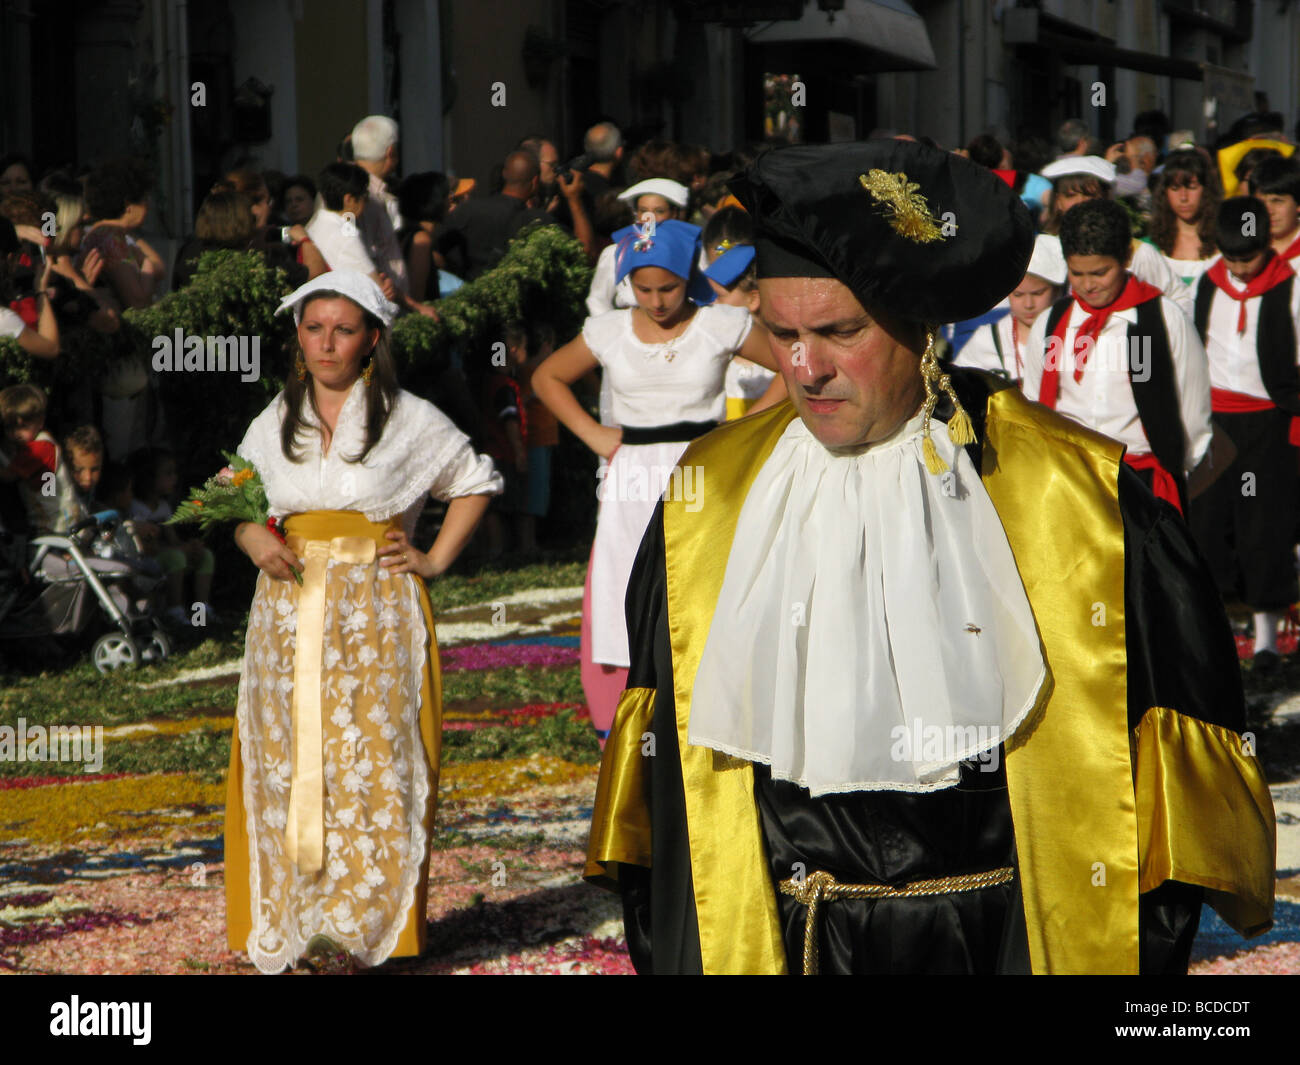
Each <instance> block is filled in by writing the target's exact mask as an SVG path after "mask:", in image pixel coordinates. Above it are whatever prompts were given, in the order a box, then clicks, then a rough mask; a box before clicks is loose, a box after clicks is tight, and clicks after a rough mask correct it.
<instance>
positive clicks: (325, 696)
mask: <svg viewBox="0 0 1300 1065" xmlns="http://www.w3.org/2000/svg"><path fill="white" fill-rule="evenodd" d="M397 527H398V524H397V519H394V520H393V521H392V522H391V523H389V524H375V523H373V522H370V521H367V520H366V519H365V517H364V516H363V515H361V514H359V513H357V512H355V511H312V512H310V513H306V514H298V515H294V516H292V517H290V518H289V519H288V521H287V523H286V532H287V534H288V540H289V546H290V547H291V548H292V549H293V550H294V552H295V554H297V555H298V557H299V558H300V559H303V560H304V561H305V567H304V580H303V585H302V586H301V587H299V586H298V585H297V584H296V583H295V582H293V581H277V580H274V579H273V578H271V577H269V576H267V575H266V574H265V573H262V574H259V576H258V581H257V591H256V593H255V595H254V597H253V607H252V609H251V611H250V613H249V622H248V636H247V641H246V645H245V654H244V665H243V671H242V674H241V677H240V689H239V704H238V709H237V712H236V718H237V724H236V728H235V730H234V734H233V736H232V738H231V751H230V774H229V777H228V780H227V789H226V825H225V857H226V867H225V885H226V923H227V932H228V939H229V943H230V947H231V949H232V950H243V951H247V952H248V953H249V956H250V958H252V960H253V961H254V963H255V964H257V966H258V968H260V969H263V970H264V971H267V972H277V971H280V970H281V969H283V968H285V966H287V965H291V964H293V962H294V961H296V960H297V958H299V957H301V955H302V953H303V951H304V949H305V947H306V944H307V943H308V942H309V941H310V939H311V938H312V936H314V935H317V934H323V935H327V936H329V937H330V938H331V939H333V940H335V941H336V942H338V943H340V944H341V945H342V946H344V947H345V948H346V949H347V950H349V951H350V952H351V953H352V954H354V955H355V956H356V957H358V958H359V959H360V960H361V961H363V962H365V963H366V964H370V965H377V964H379V963H380V962H382V961H383V960H385V959H386V958H388V957H394V956H410V955H416V954H419V953H420V952H421V951H422V950H423V949H424V944H425V935H426V921H425V904H426V900H427V893H428V871H429V861H428V859H429V840H430V836H431V833H432V829H433V821H434V811H435V807H436V802H437V795H438V765H439V752H440V747H441V739H442V721H441V718H442V682H441V673H440V670H439V664H438V648H437V641H436V636H435V632H434V623H433V610H432V607H431V605H430V603H429V596H428V592H427V590H426V588H425V585H424V582H423V581H422V580H420V579H419V578H418V577H417V576H415V575H414V574H409V573H406V574H397V575H393V574H390V573H389V572H388V571H387V569H386V568H384V567H382V566H380V565H379V564H378V561H377V560H376V558H375V551H376V549H377V548H378V547H379V546H382V545H385V544H387V543H388V542H389V541H388V540H387V539H386V537H385V533H386V532H387V531H388V530H389V529H390V528H397ZM300 626H301V628H302V629H303V636H304V639H303V640H302V641H301V645H300V641H299V639H298V629H299V627H300ZM317 638H319V643H317V642H316V639H317ZM304 678H306V679H308V680H309V681H310V683H302V681H303V680H304ZM300 721H301V722H303V723H304V724H303V726H301V727H299V725H298V722H300ZM313 724H315V728H313V727H312V725H313ZM304 744H305V746H304ZM254 859H255V860H254Z"/></svg>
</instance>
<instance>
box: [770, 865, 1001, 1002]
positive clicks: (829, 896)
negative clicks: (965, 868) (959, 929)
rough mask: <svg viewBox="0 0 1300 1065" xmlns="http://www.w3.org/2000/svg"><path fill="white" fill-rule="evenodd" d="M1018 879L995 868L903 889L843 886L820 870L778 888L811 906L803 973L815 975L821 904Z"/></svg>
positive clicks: (952, 891) (907, 896) (962, 888)
mask: <svg viewBox="0 0 1300 1065" xmlns="http://www.w3.org/2000/svg"><path fill="white" fill-rule="evenodd" d="M1014 878H1015V870H1014V869H1012V868H1011V867H1010V866H1007V867H1005V868H1003V869H993V870H991V871H990V872H987V873H963V874H962V875H961V876H943V877H939V878H938V879H937V880H913V881H912V882H911V883H910V884H904V885H903V886H902V887H901V888H896V887H890V886H889V885H888V884H841V883H840V882H839V881H838V880H836V879H835V877H834V876H833V875H832V874H831V873H828V872H826V870H824V869H819V870H818V871H817V872H815V873H809V874H808V875H807V876H805V877H802V878H800V879H797V880H796V879H795V878H793V877H791V878H790V879H789V880H782V881H781V883H780V884H779V885H778V886H779V887H780V889H781V894H782V895H790V896H791V897H793V898H794V899H795V901H796V902H799V903H801V904H802V905H804V906H807V907H808V917H807V919H806V920H805V922H804V929H803V974H804V976H816V975H817V968H818V952H817V918H818V917H819V916H820V915H821V904H822V903H823V902H833V901H834V900H836V899H914V898H921V897H922V896H925V895H957V894H961V893H962V892H965V891H979V890H980V889H981V888H987V887H995V886H996V885H998V884H1009V883H1010V882H1011V881H1012V880H1013V879H1014Z"/></svg>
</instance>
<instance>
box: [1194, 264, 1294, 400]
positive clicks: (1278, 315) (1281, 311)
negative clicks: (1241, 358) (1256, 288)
mask: <svg viewBox="0 0 1300 1065" xmlns="http://www.w3.org/2000/svg"><path fill="white" fill-rule="evenodd" d="M1294 285H1295V278H1294V277H1288V278H1287V279H1286V280H1285V281H1283V282H1282V283H1281V284H1280V285H1274V286H1273V287H1272V288H1271V289H1269V290H1268V291H1267V292H1265V293H1264V294H1263V295H1262V296H1260V297H1259V324H1258V327H1257V328H1256V330H1255V356H1256V358H1257V359H1259V376H1260V377H1261V378H1263V380H1264V390H1265V391H1266V392H1268V398H1269V399H1271V400H1272V401H1273V403H1274V404H1275V405H1276V406H1278V407H1281V408H1282V409H1283V410H1284V411H1286V412H1287V413H1288V414H1300V370H1298V369H1297V368H1296V335H1295V323H1294V322H1293V321H1292V320H1291V293H1292V291H1293V288H1294ZM1218 288H1219V286H1218V285H1216V284H1215V283H1214V282H1213V281H1212V280H1210V275H1209V273H1208V271H1207V272H1206V273H1204V274H1202V275H1201V280H1200V283H1199V284H1198V285H1197V286H1196V313H1195V321H1196V331H1197V332H1198V333H1200V334H1201V340H1202V342H1204V343H1205V345H1206V347H1207V348H1208V347H1209V343H1210V338H1209V331H1210V307H1211V305H1212V304H1213V303H1214V293H1215V292H1216V291H1218ZM1224 298H1225V299H1231V297H1229V296H1228V295H1227V294H1226V293H1225V294H1224ZM1232 302H1233V303H1236V302H1237V301H1236V300H1232Z"/></svg>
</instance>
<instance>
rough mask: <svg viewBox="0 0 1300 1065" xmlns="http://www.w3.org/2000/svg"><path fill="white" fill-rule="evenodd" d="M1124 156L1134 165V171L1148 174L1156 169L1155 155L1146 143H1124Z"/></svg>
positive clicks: (1135, 140)
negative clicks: (1142, 171)
mask: <svg viewBox="0 0 1300 1065" xmlns="http://www.w3.org/2000/svg"><path fill="white" fill-rule="evenodd" d="M1124 154H1125V155H1127V156H1128V161H1129V162H1130V163H1131V164H1132V165H1133V169H1134V170H1145V171H1146V172H1147V173H1148V174H1149V173H1151V171H1152V170H1153V169H1155V165H1156V157H1155V154H1154V153H1153V152H1152V151H1151V149H1150V148H1148V147H1147V145H1146V142H1145V141H1141V140H1137V139H1136V138H1135V139H1133V140H1129V141H1126V142H1125V143H1124Z"/></svg>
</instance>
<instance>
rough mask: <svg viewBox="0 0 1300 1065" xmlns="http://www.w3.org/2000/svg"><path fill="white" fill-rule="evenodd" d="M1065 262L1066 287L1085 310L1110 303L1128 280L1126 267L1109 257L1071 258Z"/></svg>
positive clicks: (1073, 256)
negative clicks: (1069, 288) (1083, 304)
mask: <svg viewBox="0 0 1300 1065" xmlns="http://www.w3.org/2000/svg"><path fill="white" fill-rule="evenodd" d="M1065 262H1066V267H1067V269H1068V270H1069V272H1070V285H1071V286H1072V287H1073V288H1074V291H1075V293H1076V294H1077V295H1078V297H1079V299H1081V300H1083V302H1084V303H1086V304H1087V305H1088V306H1089V307H1105V306H1106V305H1107V304H1109V303H1114V302H1115V299H1116V297H1117V296H1119V294H1120V292H1121V291H1123V289H1124V284H1125V282H1126V281H1127V280H1128V274H1127V272H1126V270H1125V265H1126V264H1125V263H1122V262H1120V261H1119V260H1118V259H1116V258H1115V257H1114V256H1112V255H1071V256H1069V257H1068V258H1067V259H1066V260H1065Z"/></svg>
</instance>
